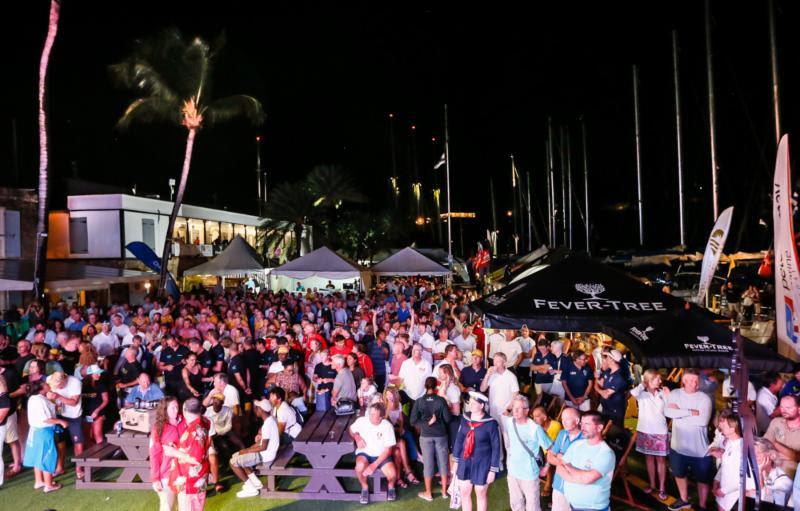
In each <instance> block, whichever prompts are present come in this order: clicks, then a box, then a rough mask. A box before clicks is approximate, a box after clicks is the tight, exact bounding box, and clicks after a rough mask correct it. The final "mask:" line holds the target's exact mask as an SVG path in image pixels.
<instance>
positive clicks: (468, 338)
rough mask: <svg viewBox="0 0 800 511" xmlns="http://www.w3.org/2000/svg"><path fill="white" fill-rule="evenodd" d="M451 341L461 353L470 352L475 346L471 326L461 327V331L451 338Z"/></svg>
mask: <svg viewBox="0 0 800 511" xmlns="http://www.w3.org/2000/svg"><path fill="white" fill-rule="evenodd" d="M453 342H454V343H455V344H456V347H457V348H458V351H460V352H461V353H472V352H473V351H474V350H475V348H476V346H477V343H476V341H475V336H474V335H472V327H471V326H469V325H467V326H465V327H464V328H462V329H461V333H460V334H459V335H457V336H456V338H455V339H453Z"/></svg>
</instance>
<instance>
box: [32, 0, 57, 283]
mask: <svg viewBox="0 0 800 511" xmlns="http://www.w3.org/2000/svg"><path fill="white" fill-rule="evenodd" d="M60 11H61V1H60V0H50V22H49V24H48V26H47V37H46V38H45V40H44V48H42V57H41V59H40V60H39V208H38V219H37V222H36V254H35V256H34V263H33V295H34V296H35V297H36V299H39V298H40V297H41V296H42V291H43V289H44V278H45V276H44V267H45V261H46V259H47V227H48V226H47V220H48V219H47V203H48V195H47V193H48V192H47V185H48V176H49V173H50V153H49V144H48V138H47V109H46V104H45V98H46V92H47V89H46V86H47V70H48V68H49V67H50V52H51V51H52V49H53V43H55V40H56V33H58V18H59V14H60Z"/></svg>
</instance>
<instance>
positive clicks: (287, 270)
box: [270, 247, 371, 290]
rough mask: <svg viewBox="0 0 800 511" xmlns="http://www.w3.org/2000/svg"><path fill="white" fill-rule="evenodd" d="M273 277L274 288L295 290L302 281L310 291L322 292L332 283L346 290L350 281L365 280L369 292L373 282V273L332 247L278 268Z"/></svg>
mask: <svg viewBox="0 0 800 511" xmlns="http://www.w3.org/2000/svg"><path fill="white" fill-rule="evenodd" d="M270 277H271V280H272V282H273V286H275V287H277V288H278V289H288V290H294V289H295V286H296V283H297V282H298V281H303V284H304V285H305V287H307V288H308V287H316V288H318V289H324V288H325V286H326V285H327V283H328V281H329V280H330V281H331V282H334V285H335V286H336V288H337V289H343V288H344V284H345V283H346V282H348V281H352V282H355V280H357V279H360V280H361V286H362V287H363V289H369V285H370V281H371V275H370V272H369V270H367V269H366V268H364V267H362V266H360V265H359V264H357V263H354V262H352V261H350V260H349V259H347V258H345V257H344V256H342V255H339V254H338V253H336V252H335V251H333V250H331V249H329V248H328V247H320V248H318V249H316V250H314V251H313V252H309V253H308V254H306V255H304V256H303V257H299V258H297V259H294V260H292V261H289V262H287V263H286V264H284V265H282V266H279V267H277V268H275V269H274V270H272V271H271V272H270ZM337 283H338V285H337Z"/></svg>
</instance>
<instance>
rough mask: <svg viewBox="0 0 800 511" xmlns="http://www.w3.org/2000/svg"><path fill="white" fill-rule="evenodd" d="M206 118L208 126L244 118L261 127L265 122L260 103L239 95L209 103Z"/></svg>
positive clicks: (250, 97) (249, 97)
mask: <svg viewBox="0 0 800 511" xmlns="http://www.w3.org/2000/svg"><path fill="white" fill-rule="evenodd" d="M204 117H205V121H206V124H208V125H213V124H216V123H219V122H228V121H230V120H233V119H237V118H242V119H245V120H247V121H248V122H250V123H252V124H253V125H255V126H259V125H261V124H262V123H263V122H264V118H265V115H264V110H263V108H261V102H260V101H258V100H257V99H256V98H254V97H252V96H246V95H243V94H238V95H235V96H228V97H226V98H220V99H216V100H214V101H212V102H211V103H208V104H207V105H206V110H205V112H204Z"/></svg>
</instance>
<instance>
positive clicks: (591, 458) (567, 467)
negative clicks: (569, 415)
mask: <svg viewBox="0 0 800 511" xmlns="http://www.w3.org/2000/svg"><path fill="white" fill-rule="evenodd" d="M603 422H604V421H603V419H602V418H601V417H600V414H599V413H597V412H586V413H585V414H583V417H581V433H582V434H583V440H578V441H577V442H575V443H574V444H572V445H571V446H570V448H569V449H568V450H567V452H566V454H564V457H563V459H562V464H561V465H560V466H559V467H558V469H556V474H558V475H560V476H561V477H562V478H563V479H564V496H565V497H566V498H567V501H568V502H569V505H570V506H572V510H573V511H608V510H609V509H610V502H611V479H612V477H613V475H614V464H615V458H614V451H612V450H611V448H610V447H609V446H608V445H607V444H606V443H605V442H604V441H603Z"/></svg>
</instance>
